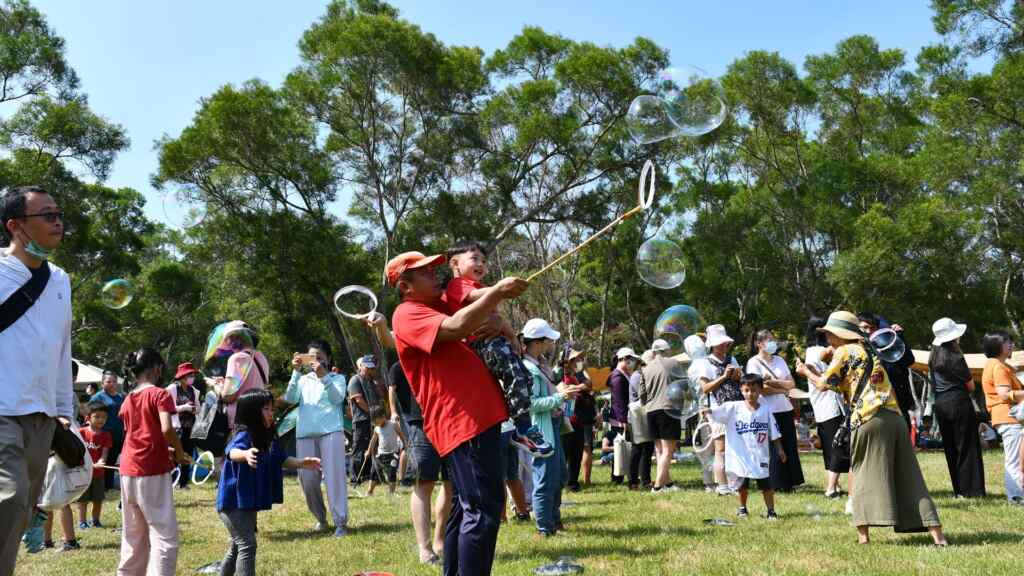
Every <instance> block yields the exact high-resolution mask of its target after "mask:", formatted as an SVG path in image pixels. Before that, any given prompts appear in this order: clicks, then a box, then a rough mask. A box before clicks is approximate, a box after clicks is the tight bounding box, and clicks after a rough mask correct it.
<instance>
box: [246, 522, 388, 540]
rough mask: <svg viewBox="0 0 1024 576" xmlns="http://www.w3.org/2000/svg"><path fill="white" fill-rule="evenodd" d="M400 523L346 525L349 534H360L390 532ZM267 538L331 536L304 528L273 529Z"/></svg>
mask: <svg viewBox="0 0 1024 576" xmlns="http://www.w3.org/2000/svg"><path fill="white" fill-rule="evenodd" d="M400 527H401V525H400V524H398V523H390V524H385V523H382V522H367V523H366V524H358V525H352V524H350V525H349V527H348V532H349V534H351V535H353V536H355V535H362V534H375V533H378V532H382V533H392V532H394V531H395V530H396V529H398V528H400ZM266 537H267V540H274V541H279V542H294V541H296V540H309V539H310V538H333V537H334V536H333V534H332V533H331V532H322V533H316V532H311V531H310V530H309V529H304V530H274V531H272V532H268V533H267V536H266Z"/></svg>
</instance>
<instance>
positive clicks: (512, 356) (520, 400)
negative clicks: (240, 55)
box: [445, 241, 554, 458]
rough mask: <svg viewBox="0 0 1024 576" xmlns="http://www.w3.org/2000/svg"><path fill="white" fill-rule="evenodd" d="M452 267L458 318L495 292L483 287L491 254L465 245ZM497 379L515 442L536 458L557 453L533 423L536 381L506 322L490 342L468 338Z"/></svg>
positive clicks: (453, 254) (448, 296)
mask: <svg viewBox="0 0 1024 576" xmlns="http://www.w3.org/2000/svg"><path fill="white" fill-rule="evenodd" d="M447 257H448V265H449V266H450V267H451V269H452V274H453V276H454V277H453V278H452V280H451V281H450V282H449V283H448V288H447V290H446V291H445V301H446V302H447V304H448V308H449V312H450V313H451V314H455V313H456V312H458V311H459V310H461V309H462V308H464V307H466V306H468V305H469V304H471V303H473V302H475V301H477V300H479V299H480V298H482V297H483V296H484V294H486V293H487V291H488V290H491V289H492V288H491V287H488V286H485V285H484V284H483V278H484V276H486V275H487V250H486V248H484V246H483V244H481V243H479V242H474V241H463V242H459V243H457V244H456V245H455V246H452V247H451V248H449V249H448V252H447ZM467 343H468V344H469V345H470V346H471V347H472V348H473V350H474V351H475V352H476V353H477V355H478V356H479V357H480V359H481V360H483V362H484V364H486V365H487V369H488V370H490V372H491V374H492V375H493V376H494V378H495V379H496V380H497V381H498V382H499V383H500V384H501V388H502V395H503V396H504V398H505V406H506V407H507V408H508V413H509V416H510V418H511V420H512V423H513V424H515V432H514V433H513V434H512V442H513V443H514V444H516V445H518V446H522V447H523V448H525V449H526V450H529V451H530V453H531V454H533V456H534V458H547V457H549V456H551V455H552V454H553V453H554V450H553V448H552V447H551V444H550V443H549V442H547V441H546V440H544V436H543V434H541V432H540V429H538V428H537V427H536V426H533V425H532V424H531V423H530V386H531V385H532V383H533V379H532V378H531V377H530V373H529V372H527V371H526V367H525V366H523V361H522V359H521V358H520V357H519V354H518V348H519V343H518V340H517V339H516V335H515V332H514V331H513V330H512V326H511V325H510V324H509V323H508V321H507V320H504V321H503V322H502V330H501V334H500V335H498V336H495V337H494V338H490V339H487V340H482V339H480V338H476V337H472V336H471V337H469V338H467Z"/></svg>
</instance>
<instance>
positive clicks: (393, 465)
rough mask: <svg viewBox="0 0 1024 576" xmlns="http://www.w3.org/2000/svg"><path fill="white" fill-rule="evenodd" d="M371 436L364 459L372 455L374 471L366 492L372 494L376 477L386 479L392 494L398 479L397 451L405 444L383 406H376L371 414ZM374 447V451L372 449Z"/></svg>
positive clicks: (402, 436)
mask: <svg viewBox="0 0 1024 576" xmlns="http://www.w3.org/2000/svg"><path fill="white" fill-rule="evenodd" d="M371 416H372V417H373V437H372V438H370V446H369V447H368V448H367V449H366V459H367V460H369V459H370V457H371V455H373V454H376V456H373V469H374V473H373V474H371V475H370V488H369V489H368V490H367V494H373V489H374V488H375V487H376V486H377V479H378V478H379V479H381V480H384V479H385V478H386V479H387V481H388V494H394V493H395V488H396V486H397V480H398V478H397V477H398V453H399V452H401V451H402V446H404V445H405V442H406V441H405V435H404V434H402V429H401V428H399V427H398V425H397V424H395V423H394V422H392V421H390V420H388V417H387V414H386V413H385V412H384V409H383V408H380V407H377V408H375V409H374V411H373V414H372V415H371ZM374 448H376V452H375V451H374Z"/></svg>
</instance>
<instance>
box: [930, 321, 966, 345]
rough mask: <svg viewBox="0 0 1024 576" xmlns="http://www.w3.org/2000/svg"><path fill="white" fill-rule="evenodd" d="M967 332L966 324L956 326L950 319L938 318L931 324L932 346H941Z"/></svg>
mask: <svg viewBox="0 0 1024 576" xmlns="http://www.w3.org/2000/svg"><path fill="white" fill-rule="evenodd" d="M964 332H967V324H957V323H956V322H954V321H953V320H952V319H950V318H939V319H938V320H936V321H935V323H934V324H932V333H933V334H935V339H934V340H932V345H933V346H942V345H943V344H945V343H946V342H952V341H953V340H956V339H957V338H959V337H961V336H963V335H964Z"/></svg>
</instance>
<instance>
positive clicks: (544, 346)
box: [522, 318, 581, 536]
mask: <svg viewBox="0 0 1024 576" xmlns="http://www.w3.org/2000/svg"><path fill="white" fill-rule="evenodd" d="M522 336H523V343H524V344H525V346H526V352H525V354H524V355H523V364H524V365H525V366H526V369H527V371H529V373H530V376H532V378H533V385H532V386H531V403H530V415H531V419H532V421H533V425H534V426H536V427H537V428H539V429H540V431H541V433H542V434H543V435H544V440H546V441H547V442H549V443H550V444H551V446H552V447H553V448H554V452H553V454H552V455H551V457H550V458H534V459H533V514H534V517H535V518H536V520H537V531H538V532H539V533H540V534H541V535H542V536H553V535H554V534H555V533H557V532H558V531H559V530H561V529H562V528H563V526H562V512H561V506H562V485H563V484H564V483H565V477H564V474H565V450H564V449H563V447H562V423H563V422H564V421H565V417H564V413H563V405H564V403H565V401H566V400H572V399H574V398H576V395H577V394H579V392H580V390H581V387H580V386H566V385H565V384H562V383H561V381H560V380H558V379H556V378H555V375H554V373H553V372H552V371H551V367H550V366H549V365H548V362H547V360H546V359H545V355H546V354H550V353H551V352H552V351H553V350H554V348H555V341H557V340H558V339H559V338H560V337H561V334H559V333H558V332H557V331H555V330H554V329H553V328H551V325H550V324H548V323H547V321H545V320H543V319H540V318H534V319H532V320H530V321H528V322H527V323H526V324H525V325H524V326H523V331H522Z"/></svg>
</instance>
